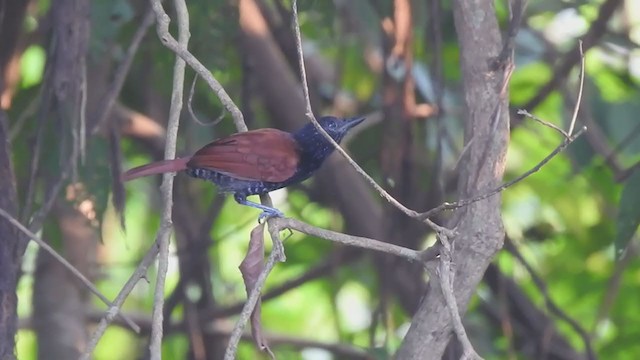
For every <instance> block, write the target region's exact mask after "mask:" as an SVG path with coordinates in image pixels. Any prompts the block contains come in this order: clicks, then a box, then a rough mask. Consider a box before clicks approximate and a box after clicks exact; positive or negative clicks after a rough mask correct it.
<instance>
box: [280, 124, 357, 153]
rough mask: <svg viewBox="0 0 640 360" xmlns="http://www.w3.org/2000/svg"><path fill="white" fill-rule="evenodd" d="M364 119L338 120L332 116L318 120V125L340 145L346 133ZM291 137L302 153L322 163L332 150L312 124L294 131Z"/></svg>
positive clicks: (331, 146)
mask: <svg viewBox="0 0 640 360" xmlns="http://www.w3.org/2000/svg"><path fill="white" fill-rule="evenodd" d="M364 119H365V118H364V117H354V118H350V119H340V118H337V117H334V116H323V117H321V118H320V119H318V123H319V124H320V126H321V127H322V128H323V129H324V131H326V132H327V134H329V136H331V137H332V138H333V140H335V141H336V142H337V143H340V141H341V140H342V138H344V136H345V135H346V134H347V132H349V130H351V129H352V128H353V127H354V126H356V125H358V124H360V123H361V122H363V121H364ZM293 136H294V138H295V139H296V141H297V142H298V144H299V145H300V146H301V147H302V149H303V151H304V152H306V153H307V154H309V155H311V156H312V157H313V158H315V159H316V160H320V161H323V160H324V159H325V158H326V157H328V156H329V155H330V154H331V153H332V152H333V150H334V147H333V145H331V143H330V142H329V141H328V140H327V139H326V138H325V137H324V136H323V135H322V134H321V133H320V132H319V131H318V129H317V128H316V127H315V125H314V124H312V123H308V124H306V125H305V126H304V127H302V128H301V129H300V130H298V131H296V132H295V133H294V135H293Z"/></svg>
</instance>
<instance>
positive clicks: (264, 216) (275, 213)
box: [258, 209, 284, 224]
mask: <svg viewBox="0 0 640 360" xmlns="http://www.w3.org/2000/svg"><path fill="white" fill-rule="evenodd" d="M283 217H284V214H283V213H282V211H280V210H276V209H273V210H271V211H267V210H265V211H263V212H262V213H261V214H260V216H258V224H262V223H263V222H265V221H267V220H268V219H270V218H283Z"/></svg>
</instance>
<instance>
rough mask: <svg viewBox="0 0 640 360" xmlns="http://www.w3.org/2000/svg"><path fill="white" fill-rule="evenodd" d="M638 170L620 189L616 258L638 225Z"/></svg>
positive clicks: (625, 246)
mask: <svg viewBox="0 0 640 360" xmlns="http://www.w3.org/2000/svg"><path fill="white" fill-rule="evenodd" d="M639 199H640V171H637V170H636V171H634V172H633V174H632V175H631V177H630V178H629V180H627V183H626V184H625V186H624V189H622V196H621V198H620V207H619V209H618V235H617V236H616V243H615V249H616V259H620V257H622V255H623V254H624V250H625V249H626V248H627V244H629V241H631V239H632V238H633V234H635V232H636V230H637V229H638V225H640V206H638V200H639Z"/></svg>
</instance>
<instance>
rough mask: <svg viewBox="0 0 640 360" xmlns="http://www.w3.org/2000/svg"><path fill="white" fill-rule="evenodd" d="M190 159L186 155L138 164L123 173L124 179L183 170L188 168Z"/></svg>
mask: <svg viewBox="0 0 640 360" xmlns="http://www.w3.org/2000/svg"><path fill="white" fill-rule="evenodd" d="M190 159H191V158H190V157H186V158H178V159H173V160H162V161H156V162H152V163H150V164H146V165H142V166H138V167H135V168H133V169H129V170H127V171H126V172H125V173H124V174H122V180H123V181H129V180H133V179H135V178H139V177H143V176H149V175H156V174H163V173H168V172H178V171H182V170H185V169H186V168H187V162H189V160H190Z"/></svg>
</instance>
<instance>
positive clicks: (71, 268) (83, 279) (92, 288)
mask: <svg viewBox="0 0 640 360" xmlns="http://www.w3.org/2000/svg"><path fill="white" fill-rule="evenodd" d="M0 216H2V217H3V218H5V220H7V221H8V222H10V223H11V225H13V226H15V227H16V228H17V229H18V230H20V231H21V232H22V233H23V234H25V235H26V236H27V237H29V238H30V239H31V240H33V241H35V242H36V244H38V246H40V247H41V248H42V249H44V250H45V251H46V252H48V253H49V255H51V256H53V258H54V259H56V260H57V261H58V262H60V264H62V266H64V267H65V268H67V270H69V271H70V272H71V273H72V274H73V275H74V276H75V277H77V278H78V279H79V280H80V281H81V282H82V283H83V284H84V285H85V286H86V287H87V288H88V289H89V291H91V292H92V293H93V294H94V295H96V296H97V297H98V298H99V299H100V300H101V301H102V302H103V303H105V304H106V305H107V306H109V307H110V308H115V306H114V304H113V303H112V302H111V301H109V299H107V297H106V296H104V295H103V294H102V293H101V292H100V291H99V290H98V289H97V288H96V287H95V286H94V285H93V284H92V283H91V281H90V280H89V279H87V278H86V277H85V276H84V275H83V274H82V273H81V272H80V271H78V269H76V268H75V267H74V266H73V265H71V263H70V262H68V261H67V259H65V258H64V257H62V256H61V255H60V254H58V252H56V251H55V250H54V249H53V248H52V247H51V246H49V244H48V243H47V242H46V241H44V240H43V239H41V238H40V237H38V235H36V234H34V233H32V232H31V231H29V229H27V228H26V227H25V226H24V225H22V224H21V223H20V222H19V221H18V220H16V218H14V217H13V216H11V214H9V213H8V212H7V211H6V210H4V209H2V208H0ZM116 313H117V311H116ZM114 315H115V314H114ZM119 316H120V317H122V319H123V320H124V321H125V322H126V323H127V325H129V327H131V329H133V331H135V332H136V333H137V332H140V327H139V326H138V325H136V324H135V323H134V322H133V321H132V320H131V319H129V318H127V317H125V316H124V315H123V314H121V313H120V314H119Z"/></svg>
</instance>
